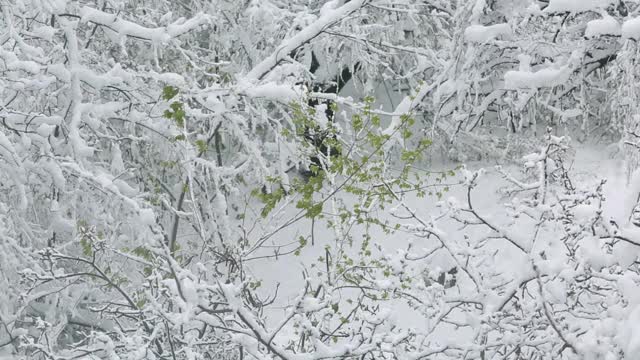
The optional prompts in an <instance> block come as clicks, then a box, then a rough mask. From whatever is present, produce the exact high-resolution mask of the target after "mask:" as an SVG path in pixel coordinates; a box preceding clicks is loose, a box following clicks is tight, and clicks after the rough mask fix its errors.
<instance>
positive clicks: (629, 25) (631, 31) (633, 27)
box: [621, 17, 640, 40]
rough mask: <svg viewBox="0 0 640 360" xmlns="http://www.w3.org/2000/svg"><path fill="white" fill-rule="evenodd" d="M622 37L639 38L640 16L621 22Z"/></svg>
mask: <svg viewBox="0 0 640 360" xmlns="http://www.w3.org/2000/svg"><path fill="white" fill-rule="evenodd" d="M621 34H622V38H623V39H634V40H639V39H640V17H637V18H634V19H629V20H626V21H625V22H624V23H622V30H621Z"/></svg>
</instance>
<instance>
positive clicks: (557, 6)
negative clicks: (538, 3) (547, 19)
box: [544, 0, 615, 13]
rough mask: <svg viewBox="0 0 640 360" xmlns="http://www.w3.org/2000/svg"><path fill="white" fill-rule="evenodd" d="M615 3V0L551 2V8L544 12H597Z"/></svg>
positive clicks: (565, 0)
mask: <svg viewBox="0 0 640 360" xmlns="http://www.w3.org/2000/svg"><path fill="white" fill-rule="evenodd" d="M614 2H615V0H550V1H549V6H547V8H546V9H545V10H544V11H545V12H548V13H559V12H574V13H575V12H585V11H596V10H599V9H603V8H606V7H607V6H609V5H611V4H612V3H614Z"/></svg>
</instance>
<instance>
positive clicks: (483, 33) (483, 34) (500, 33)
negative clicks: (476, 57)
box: [464, 24, 511, 43]
mask: <svg viewBox="0 0 640 360" xmlns="http://www.w3.org/2000/svg"><path fill="white" fill-rule="evenodd" d="M509 35H511V27H510V26H509V24H495V25H490V26H484V25H471V26H469V27H467V28H466V29H465V31H464V38H465V39H466V40H467V41H470V42H474V43H486V42H489V41H491V40H494V39H496V38H498V37H507V36H509Z"/></svg>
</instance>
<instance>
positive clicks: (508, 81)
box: [504, 66, 572, 90]
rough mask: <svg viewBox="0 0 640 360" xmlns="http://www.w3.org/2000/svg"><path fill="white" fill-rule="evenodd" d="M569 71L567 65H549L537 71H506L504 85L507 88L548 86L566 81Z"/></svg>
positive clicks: (569, 74)
mask: <svg viewBox="0 0 640 360" xmlns="http://www.w3.org/2000/svg"><path fill="white" fill-rule="evenodd" d="M571 72H572V70H571V68H569V66H561V67H552V66H549V67H547V68H544V69H541V70H538V71H520V70H518V71H515V70H512V71H507V72H506V73H505V74H504V87H505V89H509V90H516V89H539V88H550V87H554V86H558V85H562V84H564V83H566V82H567V81H568V80H569V77H570V76H571Z"/></svg>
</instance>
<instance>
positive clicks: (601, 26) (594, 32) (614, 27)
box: [584, 16, 621, 38]
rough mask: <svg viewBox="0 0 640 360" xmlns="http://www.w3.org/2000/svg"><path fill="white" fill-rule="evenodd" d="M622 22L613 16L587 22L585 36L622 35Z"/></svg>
mask: <svg viewBox="0 0 640 360" xmlns="http://www.w3.org/2000/svg"><path fill="white" fill-rule="evenodd" d="M620 33H621V29H620V24H619V23H618V21H617V20H616V19H614V18H613V17H611V16H604V17H603V18H602V19H597V20H591V21H589V22H588V23H587V29H586V30H585V31H584V36H585V37H588V38H593V37H598V36H602V35H613V36H617V35H620Z"/></svg>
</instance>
